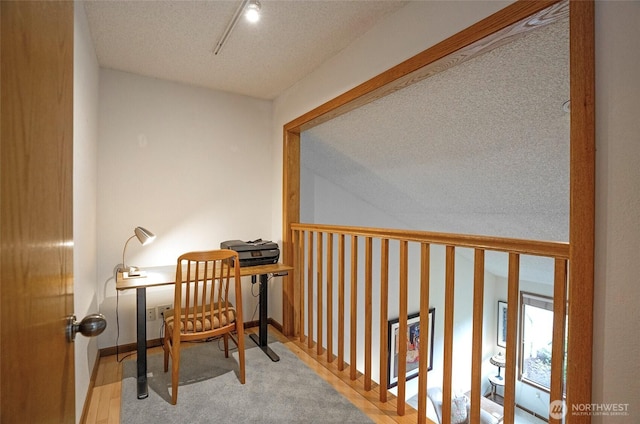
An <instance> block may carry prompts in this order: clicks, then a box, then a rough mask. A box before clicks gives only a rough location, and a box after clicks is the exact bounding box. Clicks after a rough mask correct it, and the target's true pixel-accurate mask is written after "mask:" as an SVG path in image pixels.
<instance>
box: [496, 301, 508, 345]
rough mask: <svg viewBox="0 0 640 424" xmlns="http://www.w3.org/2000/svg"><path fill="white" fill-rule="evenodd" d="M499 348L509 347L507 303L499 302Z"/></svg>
mask: <svg viewBox="0 0 640 424" xmlns="http://www.w3.org/2000/svg"><path fill="white" fill-rule="evenodd" d="M497 343H498V346H500V347H507V302H503V301H502V300H499V301H498V338H497Z"/></svg>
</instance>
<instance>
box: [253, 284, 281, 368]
mask: <svg viewBox="0 0 640 424" xmlns="http://www.w3.org/2000/svg"><path fill="white" fill-rule="evenodd" d="M267 277H268V275H267V274H261V275H260V304H259V308H260V318H259V321H258V322H259V328H258V335H257V336H256V335H255V334H251V335H250V336H249V337H250V338H251V340H253V341H254V342H255V343H256V344H257V345H258V347H260V349H262V351H263V352H264V353H266V354H267V356H268V357H269V358H271V360H272V361H273V362H278V361H279V360H280V357H279V356H278V354H277V353H275V352H274V351H273V350H271V348H270V347H269V346H267V301H268V300H269V298H268V289H267V287H268V284H267V281H268V278H267ZM255 281H256V276H255V275H253V276H251V283H255Z"/></svg>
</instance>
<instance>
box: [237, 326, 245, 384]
mask: <svg viewBox="0 0 640 424" xmlns="http://www.w3.org/2000/svg"><path fill="white" fill-rule="evenodd" d="M236 344H237V345H238V361H239V362H240V383H241V384H244V381H245V376H244V329H243V328H242V326H241V325H240V326H238V342H237V343H236Z"/></svg>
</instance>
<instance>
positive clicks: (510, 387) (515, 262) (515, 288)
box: [504, 252, 520, 424]
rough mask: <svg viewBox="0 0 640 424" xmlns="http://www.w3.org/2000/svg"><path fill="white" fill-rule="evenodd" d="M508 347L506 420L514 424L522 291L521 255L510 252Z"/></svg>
mask: <svg viewBox="0 0 640 424" xmlns="http://www.w3.org/2000/svg"><path fill="white" fill-rule="evenodd" d="M507 292H508V294H507V347H506V349H505V350H506V357H505V372H504V380H505V381H504V422H505V423H506V424H513V419H514V415H515V401H516V352H517V349H516V345H517V337H516V335H517V333H518V326H517V323H518V303H519V300H520V299H519V292H520V255H519V254H518V253H514V252H510V253H509V279H508V289H507Z"/></svg>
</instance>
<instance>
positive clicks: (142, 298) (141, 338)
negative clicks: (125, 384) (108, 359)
mask: <svg viewBox="0 0 640 424" xmlns="http://www.w3.org/2000/svg"><path fill="white" fill-rule="evenodd" d="M136 309H137V317H136V326H137V343H138V359H137V364H138V399H144V398H146V397H148V396H149V389H148V387H147V311H146V309H147V290H146V289H145V288H137V289H136Z"/></svg>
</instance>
